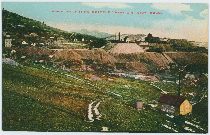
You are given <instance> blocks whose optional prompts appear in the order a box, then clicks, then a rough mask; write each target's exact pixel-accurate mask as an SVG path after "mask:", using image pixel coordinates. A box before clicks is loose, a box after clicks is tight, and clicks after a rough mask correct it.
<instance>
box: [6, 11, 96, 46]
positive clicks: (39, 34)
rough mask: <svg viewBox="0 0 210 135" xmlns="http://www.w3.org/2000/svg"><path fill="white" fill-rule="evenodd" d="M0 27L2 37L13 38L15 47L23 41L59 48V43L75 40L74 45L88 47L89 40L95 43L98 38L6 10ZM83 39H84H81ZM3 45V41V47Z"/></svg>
mask: <svg viewBox="0 0 210 135" xmlns="http://www.w3.org/2000/svg"><path fill="white" fill-rule="evenodd" d="M2 28H3V29H2V32H3V39H4V38H6V36H7V35H9V36H10V38H12V39H13V41H12V44H13V46H15V47H22V46H21V44H22V42H23V41H25V42H26V43H28V45H31V44H34V43H35V44H36V45H37V46H38V45H39V46H45V47H48V48H49V47H51V48H52V47H53V48H59V45H60V44H61V43H63V42H64V43H67V44H70V43H72V42H76V43H79V44H76V46H77V45H78V46H79V45H80V44H85V45H87V46H86V47H87V48H89V44H90V41H92V42H93V43H94V44H95V43H97V42H98V40H99V38H96V37H94V36H90V35H86V34H80V33H75V32H74V33H69V32H66V31H63V30H59V29H57V28H53V27H50V26H47V25H46V24H45V22H39V21H36V20H33V19H30V18H26V17H23V16H20V15H18V14H16V13H12V12H9V11H7V10H3V11H2ZM83 39H85V40H84V41H83ZM74 40H76V41H74ZM3 41H4V40H3ZM59 41H61V42H59ZM54 42H56V43H54ZM50 45H51V46H50ZM4 46H5V45H4V42H3V47H4ZM66 46H67V45H66ZM74 47H75V46H74Z"/></svg>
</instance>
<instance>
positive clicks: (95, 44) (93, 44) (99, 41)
mask: <svg viewBox="0 0 210 135" xmlns="http://www.w3.org/2000/svg"><path fill="white" fill-rule="evenodd" d="M106 44H107V41H106V40H105V39H102V38H99V39H95V40H93V41H92V42H90V44H89V48H90V49H92V48H100V47H102V46H105V45H106Z"/></svg>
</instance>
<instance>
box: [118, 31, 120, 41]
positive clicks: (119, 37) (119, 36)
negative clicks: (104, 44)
mask: <svg viewBox="0 0 210 135" xmlns="http://www.w3.org/2000/svg"><path fill="white" fill-rule="evenodd" d="M118 36H119V41H120V32H119V34H118Z"/></svg>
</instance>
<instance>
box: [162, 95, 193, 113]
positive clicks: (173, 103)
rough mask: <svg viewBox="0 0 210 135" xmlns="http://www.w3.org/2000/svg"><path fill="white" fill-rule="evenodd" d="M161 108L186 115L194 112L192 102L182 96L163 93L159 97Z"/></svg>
mask: <svg viewBox="0 0 210 135" xmlns="http://www.w3.org/2000/svg"><path fill="white" fill-rule="evenodd" d="M159 103H160V108H161V110H162V111H164V112H168V113H176V114H179V115H186V114H188V113H190V112H192V105H191V104H190V102H189V101H188V100H187V99H185V98H184V97H181V96H176V95H168V94H163V95H161V96H160V98H159Z"/></svg>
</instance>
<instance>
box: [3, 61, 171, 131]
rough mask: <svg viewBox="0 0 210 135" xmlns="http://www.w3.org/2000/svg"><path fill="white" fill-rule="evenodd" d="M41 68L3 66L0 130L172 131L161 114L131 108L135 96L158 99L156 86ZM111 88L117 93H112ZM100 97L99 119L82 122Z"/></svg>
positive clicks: (150, 110)
mask: <svg viewBox="0 0 210 135" xmlns="http://www.w3.org/2000/svg"><path fill="white" fill-rule="evenodd" d="M66 74H67V73H64V72H62V71H58V72H53V71H50V70H47V69H43V68H41V67H38V68H35V67H11V66H9V65H3V130H32V131H100V130H101V127H102V126H107V127H109V130H110V131H133V132H134V131H136V132H172V131H171V130H168V129H166V128H163V127H161V123H164V122H165V121H166V119H168V118H167V117H166V116H165V114H163V113H160V112H159V111H157V110H152V108H150V107H149V106H145V109H144V110H142V111H137V110H135V109H134V108H133V107H132V103H133V101H134V100H136V99H142V100H143V101H144V102H145V103H146V104H147V103H150V102H152V101H153V100H157V99H158V97H159V95H160V91H158V90H157V89H155V88H154V87H152V86H149V85H148V83H146V82H139V81H132V80H127V79H115V80H114V81H111V82H110V81H105V80H103V81H98V82H97V83H96V82H91V81H88V80H85V79H84V78H82V77H80V76H79V74H76V73H68V75H72V76H77V78H79V79H75V78H72V77H67V76H66ZM109 91H111V92H115V93H117V94H120V95H122V98H121V97H117V96H116V95H113V94H112V93H110V92H109ZM94 100H97V101H102V102H101V105H100V107H99V111H100V112H101V113H102V120H101V121H94V122H93V123H90V122H87V108H88V104H89V103H91V102H92V101H94Z"/></svg>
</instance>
